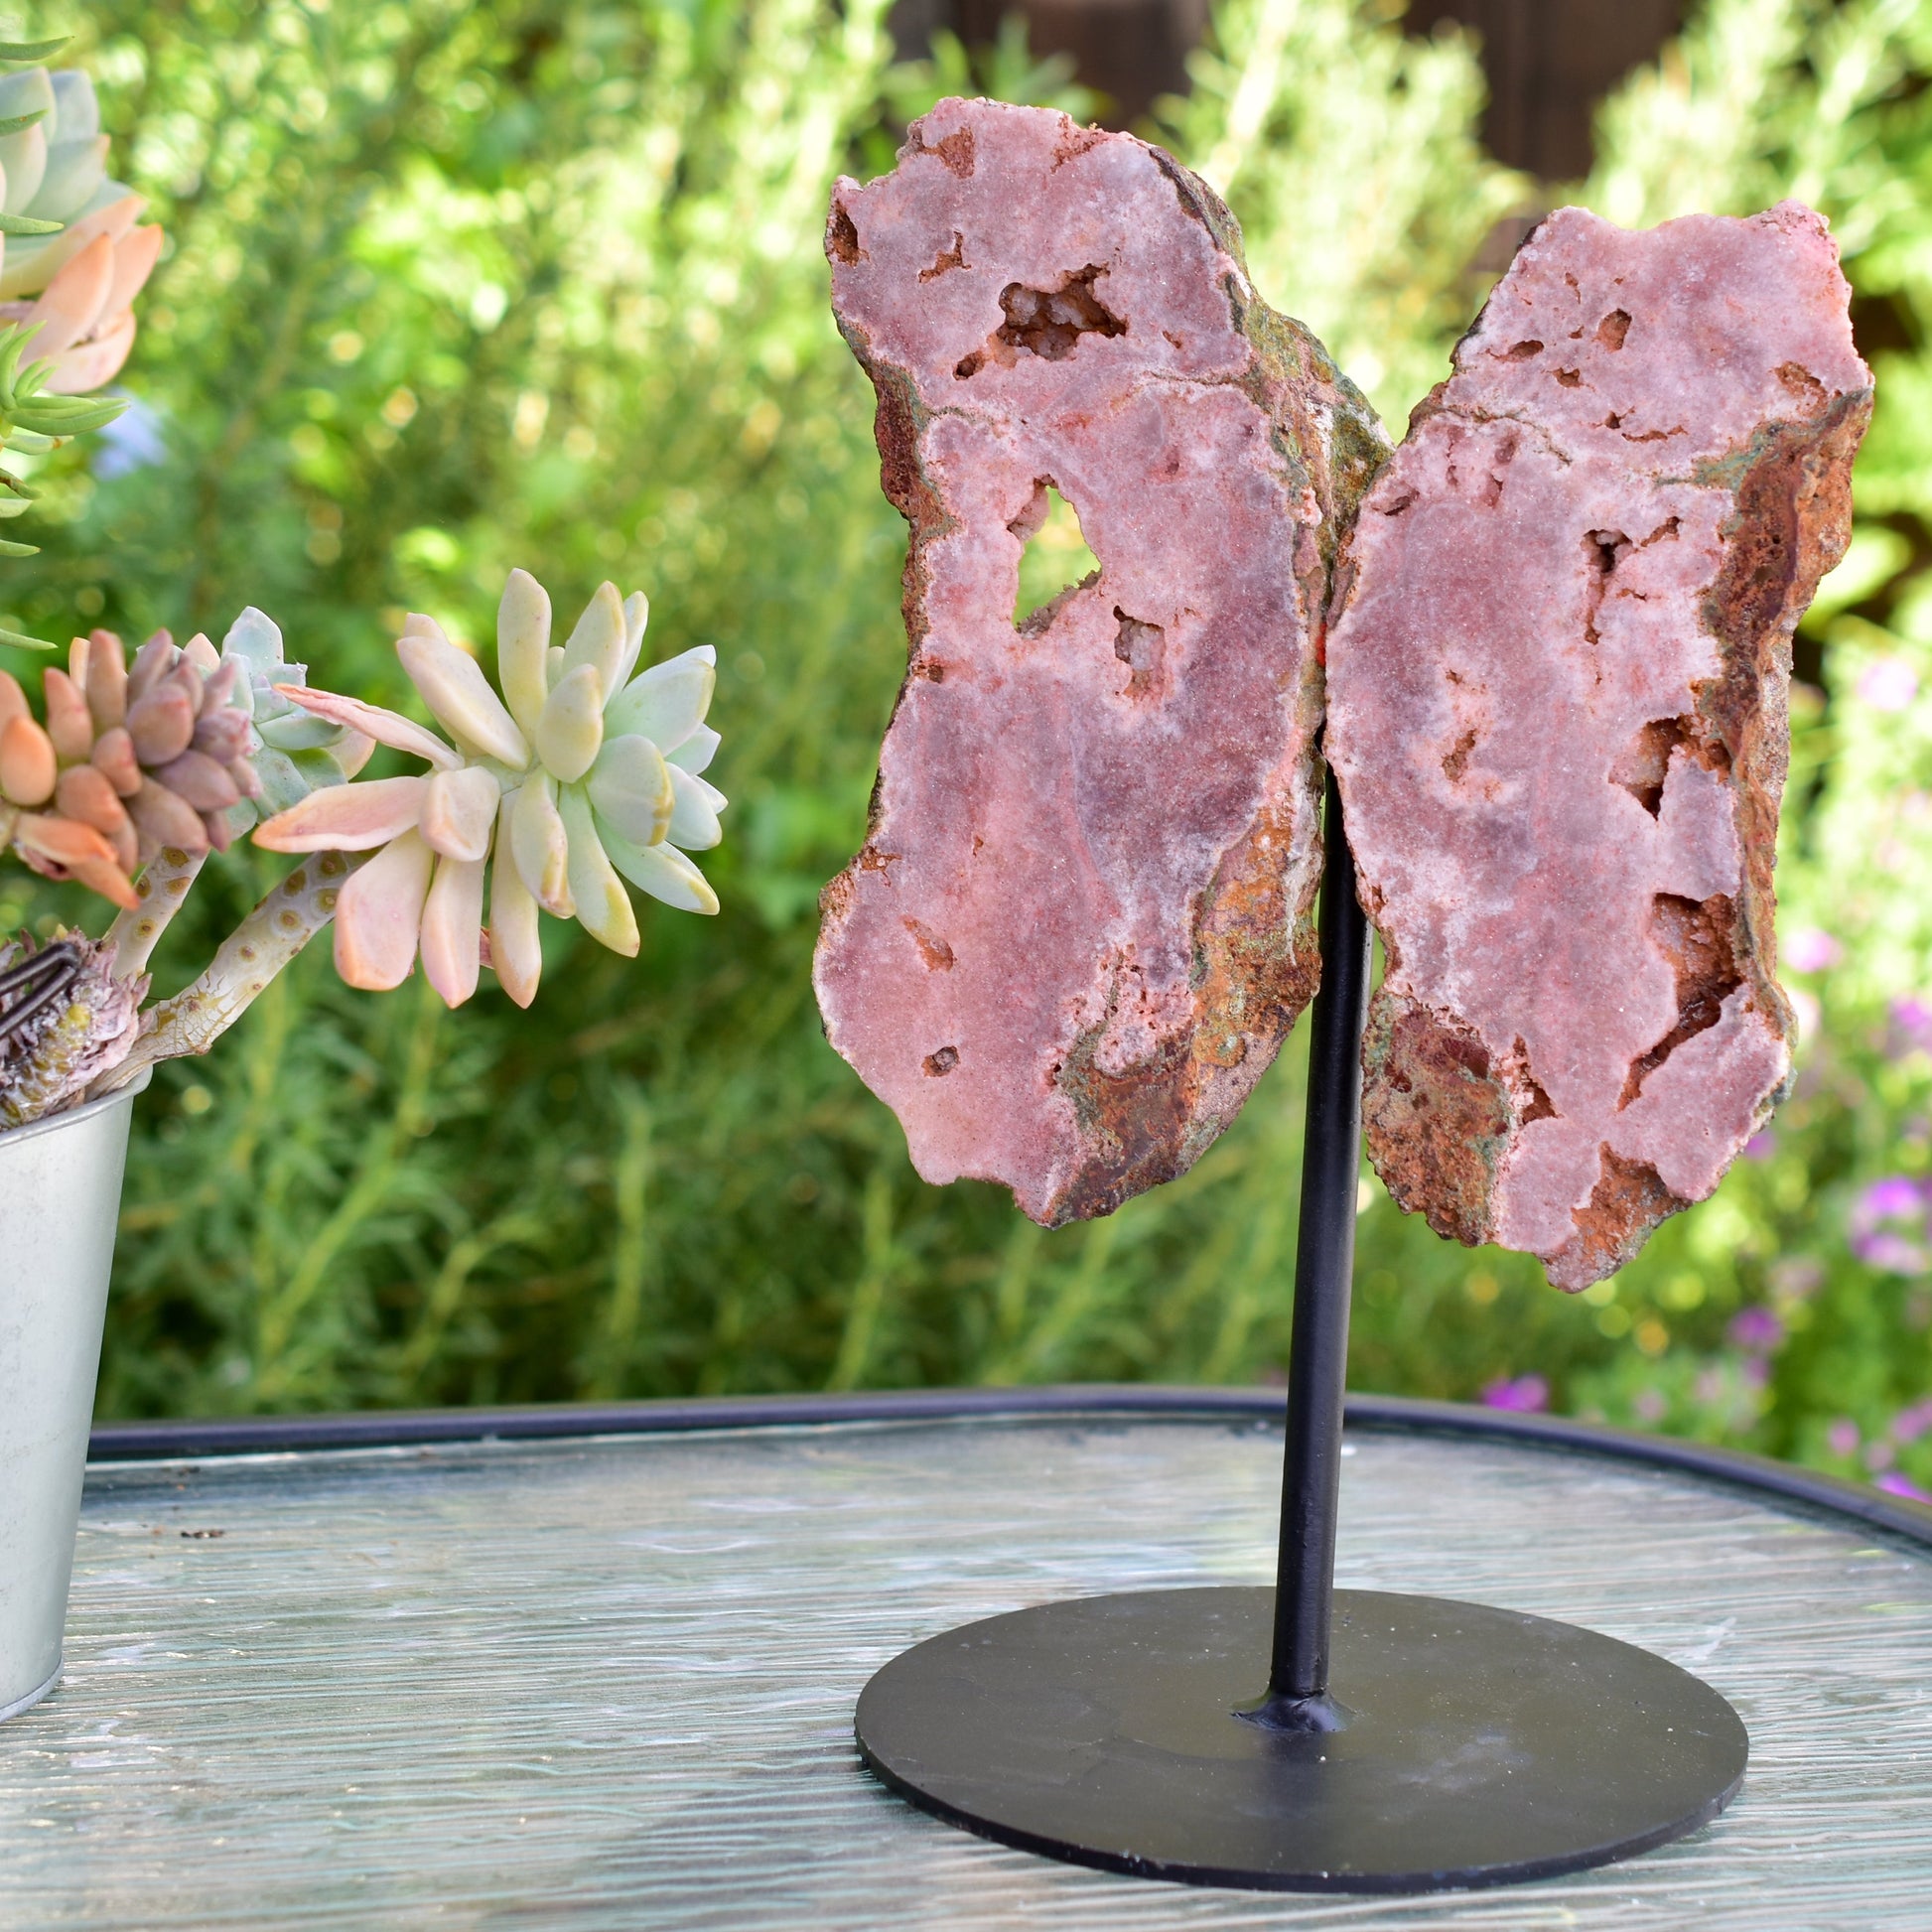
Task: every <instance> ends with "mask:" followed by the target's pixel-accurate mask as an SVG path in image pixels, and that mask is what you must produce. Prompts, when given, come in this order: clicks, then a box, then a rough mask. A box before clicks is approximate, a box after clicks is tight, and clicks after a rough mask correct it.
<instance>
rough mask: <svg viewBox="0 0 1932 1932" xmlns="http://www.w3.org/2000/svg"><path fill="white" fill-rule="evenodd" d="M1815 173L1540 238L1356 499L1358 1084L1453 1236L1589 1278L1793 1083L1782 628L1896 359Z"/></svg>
mask: <svg viewBox="0 0 1932 1932" xmlns="http://www.w3.org/2000/svg"><path fill="white" fill-rule="evenodd" d="M1849 299H1850V290H1849V289H1848V288H1847V286H1846V282H1845V279H1844V277H1843V276H1842V275H1841V274H1840V273H1839V267H1838V255H1837V251H1836V249H1835V248H1834V246H1833V244H1832V240H1831V237H1830V235H1829V233H1828V232H1827V230H1826V227H1825V223H1824V221H1823V220H1822V219H1821V218H1820V217H1819V216H1818V215H1816V214H1814V213H1812V212H1811V211H1810V210H1809V209H1808V208H1805V207H1799V206H1798V205H1797V204H1795V203H1790V202H1787V203H1785V204H1783V205H1781V206H1780V207H1775V208H1773V209H1771V210H1770V211H1769V212H1768V213H1765V214H1759V215H1755V216H1753V217H1751V218H1750V219H1748V220H1732V219H1726V218H1720V217H1718V216H1714V215H1689V216H1687V217H1685V218H1684V219H1682V220H1678V221H1671V222H1667V223H1666V224H1665V225H1664V226H1662V227H1659V228H1654V229H1651V230H1649V231H1648V232H1645V233H1634V234H1633V233H1627V232H1625V231H1623V230H1621V229H1619V228H1616V227H1613V226H1612V225H1610V224H1609V223H1608V222H1606V221H1602V220H1599V219H1598V218H1597V217H1595V216H1594V215H1591V214H1587V213H1586V212H1585V211H1584V210H1582V209H1580V208H1564V209H1561V210H1560V211H1559V212H1557V213H1556V214H1554V215H1552V216H1551V217H1550V218H1549V219H1548V220H1547V221H1546V222H1544V223H1543V225H1542V226H1541V227H1539V228H1538V229H1537V230H1536V232H1535V234H1534V235H1532V236H1531V238H1530V239H1529V241H1528V242H1526V243H1525V245H1524V247H1523V249H1522V251H1521V252H1520V253H1519V254H1518V255H1517V257H1516V260H1515V263H1514V265H1513V266H1512V267H1511V268H1510V270H1509V273H1508V274H1507V275H1506V276H1505V277H1504V279H1503V281H1502V283H1501V284H1500V285H1499V286H1498V288H1497V289H1496V291H1495V293H1494V294H1493V295H1492V296H1491V297H1490V299H1489V303H1488V305H1487V307H1486V308H1485V309H1484V310H1483V312H1482V316H1481V318H1480V320H1479V321H1478V322H1477V324H1476V326H1475V328H1474V329H1473V330H1472V331H1471V333H1470V334H1469V335H1468V336H1467V337H1466V338H1465V339H1464V340H1463V342H1462V343H1461V344H1460V345H1458V347H1457V349H1456V351H1455V365H1454V366H1455V372H1454V374H1453V375H1452V376H1451V377H1450V378H1449V381H1448V382H1446V383H1445V384H1443V385H1442V386H1441V387H1440V388H1439V389H1438V390H1437V391H1436V392H1435V394H1434V395H1432V396H1431V397H1429V399H1428V400H1427V401H1425V402H1424V403H1423V404H1422V406H1421V407H1420V408H1419V409H1418V410H1417V411H1416V414H1415V418H1414V420H1413V422H1412V423H1411V425H1410V430H1409V435H1408V438H1407V440H1406V441H1405V442H1404V443H1403V445H1402V447H1401V449H1400V450H1399V451H1398V452H1397V453H1396V456H1395V458H1394V459H1393V461H1392V462H1391V463H1390V465H1389V467H1388V468H1387V469H1386V470H1385V471H1384V472H1383V473H1382V475H1381V476H1380V477H1379V478H1378V479H1377V481H1376V483H1375V486H1374V488H1373V489H1372V490H1371V491H1370V492H1369V494H1368V495H1367V497H1366V498H1365V499H1364V500H1363V503H1362V513H1361V520H1360V522H1359V524H1358V526H1357V528H1356V530H1355V532H1354V534H1353V537H1352V539H1351V544H1350V552H1349V557H1348V560H1347V562H1346V564H1345V565H1344V567H1343V584H1342V587H1341V590H1340V593H1339V598H1338V602H1339V603H1340V604H1341V605H1342V607H1343V608H1342V609H1341V611H1340V615H1339V616H1338V617H1337V619H1336V621H1335V627H1334V630H1333V633H1332V635H1331V638H1330V642H1329V684H1328V701H1329V716H1328V740H1327V749H1328V754H1329V756H1330V758H1331V759H1333V761H1334V765H1335V770H1336V774H1337V777H1338V779H1339V781H1340V785H1341V791H1342V798H1343V804H1344V810H1345V814H1346V818H1347V824H1348V832H1349V837H1350V841H1351V843H1352V845H1353V849H1354V853H1355V863H1356V872H1357V881H1358V885H1359V888H1360V892H1361V896H1362V900H1363V903H1364V904H1365V905H1366V906H1367V907H1368V909H1369V912H1370V916H1371V917H1372V918H1373V919H1374V921H1375V923H1376V926H1377V928H1378V929H1379V931H1380V932H1381V935H1382V939H1383V943H1384V945H1385V947H1386V949H1387V956H1388V969H1387V975H1386V977H1385V979H1384V981H1383V983H1382V987H1381V990H1380V991H1379V992H1378V994H1377V995H1376V997H1375V1000H1374V1003H1373V1006H1372V1008H1371V1011H1370V1017H1369V1033H1368V1039H1367V1042H1366V1044H1365V1047H1364V1066H1365V1070H1366V1074H1367V1089H1366V1093H1365V1099H1364V1117H1365V1123H1366V1128H1367V1135H1368V1142H1369V1148H1370V1152H1371V1155H1372V1157H1373V1159H1374V1161H1375V1165H1376V1168H1377V1170H1378V1171H1379V1172H1380V1173H1381V1175H1382V1177H1383V1179H1384V1180H1385V1181H1386V1182H1387V1183H1388V1185H1389V1188H1390V1191H1391V1192H1392V1193H1393V1194H1394V1195H1395V1196H1396V1198H1397V1199H1398V1200H1399V1201H1400V1202H1401V1203H1402V1204H1403V1206H1405V1207H1407V1208H1411V1209H1421V1210H1422V1212H1423V1213H1424V1214H1426V1215H1427V1216H1428V1219H1429V1223H1430V1225H1431V1226H1432V1227H1433V1228H1435V1229H1436V1230H1437V1232H1438V1233H1440V1234H1448V1235H1453V1236H1455V1237H1456V1238H1457V1239H1459V1240H1462V1241H1466V1242H1470V1243H1474V1242H1477V1241H1497V1242H1500V1243H1502V1244H1503V1245H1504V1246H1506V1247H1510V1248H1517V1249H1522V1250H1526V1251H1527V1252H1529V1253H1532V1254H1535V1255H1538V1256H1540V1257H1542V1259H1543V1261H1544V1264H1545V1267H1546V1268H1547V1270H1548V1273H1549V1276H1550V1279H1551V1281H1553V1282H1554V1283H1556V1284H1557V1285H1558V1286H1559V1287H1562V1288H1569V1289H1579V1288H1583V1287H1585V1286H1586V1285H1587V1284H1588V1283H1590V1282H1592V1281H1595V1280H1598V1279H1599V1278H1601V1277H1602V1276H1604V1275H1607V1274H1609V1273H1610V1272H1611V1271H1612V1270H1614V1269H1615V1268H1617V1267H1619V1266H1620V1265H1621V1264H1622V1263H1623V1262H1625V1261H1627V1260H1628V1259H1629V1258H1630V1256H1631V1255H1633V1254H1634V1253H1635V1252H1636V1250H1637V1249H1638V1248H1639V1247H1640V1246H1641V1245H1642V1243H1643V1241H1644V1239H1645V1237H1646V1236H1647V1235H1648V1233H1649V1231H1650V1230H1651V1228H1653V1227H1654V1226H1655V1225H1656V1224H1657V1223H1658V1222H1659V1221H1660V1220H1662V1219H1663V1218H1664V1217H1665V1216H1666V1215H1667V1214H1671V1213H1674V1212H1675V1211H1676V1210H1677V1209H1679V1208H1681V1207H1685V1206H1687V1205H1689V1204H1690V1203H1691V1202H1693V1201H1697V1200H1701V1199H1703V1198H1704V1197H1705V1196H1706V1195H1707V1194H1709V1193H1710V1192H1711V1190H1712V1189H1713V1188H1714V1187H1715V1186H1716V1185H1717V1183H1718V1180H1719V1177H1720V1176H1721V1175H1722V1174H1723V1173H1724V1171H1725V1167H1726V1166H1727V1165H1728V1163H1729V1162H1730V1160H1731V1159H1732V1157H1733V1156H1735V1155H1736V1153H1737V1152H1738V1151H1739V1149H1740V1148H1742V1146H1743V1145H1744V1143H1745V1141H1746V1140H1748V1139H1749V1138H1750V1136H1751V1134H1752V1133H1753V1132H1754V1131H1755V1130H1756V1129H1757V1128H1758V1127H1759V1126H1761V1125H1762V1124H1763V1122H1764V1120H1765V1118H1766V1117H1767V1116H1768V1114H1769V1113H1770V1110H1771V1108H1772V1107H1773V1106H1774V1105H1775V1104H1776V1103H1777V1101H1778V1100H1779V1099H1780V1098H1781V1097H1782V1095H1783V1093H1784V1090H1785V1088H1786V1085H1787V1084H1788V1081H1789V1078H1790V1068H1791V1053H1790V1043H1789V1042H1790V1038H1791V1033H1792V1024H1791V1014H1790V1009H1789V1007H1788V1006H1787V1005H1786V1003H1785V1000H1784V997H1783V995H1782V993H1781V992H1780V991H1779V989H1778V985H1777V982H1776V979H1775V978H1774V977H1773V966H1774V963H1775V962H1774V953H1773V935H1772V896H1771V865H1772V858H1773V852H1774V847H1775V843H1776V837H1777V817H1778V801H1779V796H1780V794H1781V792H1782V790H1783V786H1784V776H1785V764H1786V751H1787V731H1786V710H1785V697H1786V686H1787V680H1788V676H1789V672H1790V664H1791V633H1792V630H1793V628H1794V627H1795V625H1796V623H1797V621H1798V619H1799V618H1800V617H1801V616H1802V615H1803V613H1804V610H1805V607H1806V605H1807V604H1808V603H1809V602H1810V600H1811V595H1812V592H1813V591H1814V589H1816V587H1817V583H1818V579H1819V577H1820V575H1821V574H1822V573H1823V572H1825V571H1826V570H1828V569H1830V568H1831V566H1832V565H1833V564H1834V563H1836V562H1837V561H1838V559H1839V557H1840V555H1841V554H1842V553H1843V550H1844V547H1845V543H1846V539H1847V536H1848V533H1849V529H1850V520H1851V496H1850V472H1851V466H1852V458H1853V455H1854V453H1855V452H1856V450H1857V448H1858V444H1859V439H1860V437H1861V435H1862V434H1863V429H1864V424H1865V421H1866V419H1867V417H1868V415H1869V413H1870V406H1871V387H1870V384H1871V377H1870V372H1869V371H1868V370H1867V369H1866V368H1865V366H1864V364H1863V362H1862V361H1860V359H1859V357H1858V354H1857V352H1856V351H1855V349H1854V348H1853V345H1852V331H1851V326H1850V321H1849V316H1848V302H1849Z"/></svg>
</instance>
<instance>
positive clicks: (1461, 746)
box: [1443, 728, 1476, 785]
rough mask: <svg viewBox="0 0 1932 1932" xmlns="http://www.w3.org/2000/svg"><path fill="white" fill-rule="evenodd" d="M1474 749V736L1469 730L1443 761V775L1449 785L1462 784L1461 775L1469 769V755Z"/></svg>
mask: <svg viewBox="0 0 1932 1932" xmlns="http://www.w3.org/2000/svg"><path fill="white" fill-rule="evenodd" d="M1475 748H1476V735H1475V732H1474V730H1473V728H1471V729H1470V730H1468V731H1465V732H1464V733H1463V734H1462V736H1461V737H1460V738H1458V739H1457V740H1456V741H1455V743H1454V744H1453V745H1451V746H1450V747H1449V752H1448V753H1447V755H1446V756H1445V757H1444V759H1443V775H1444V777H1446V778H1447V779H1448V780H1449V783H1450V784H1452V785H1457V784H1460V783H1461V782H1462V774H1463V772H1465V771H1466V770H1467V769H1468V768H1469V754H1470V753H1471V752H1473V751H1474V750H1475Z"/></svg>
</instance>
